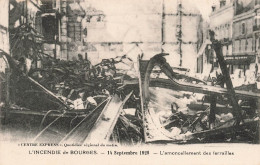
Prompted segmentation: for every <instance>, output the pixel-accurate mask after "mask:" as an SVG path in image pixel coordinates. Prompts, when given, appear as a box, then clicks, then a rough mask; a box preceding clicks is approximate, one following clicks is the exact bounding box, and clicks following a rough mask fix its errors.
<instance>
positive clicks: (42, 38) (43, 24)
mask: <svg viewBox="0 0 260 165" xmlns="http://www.w3.org/2000/svg"><path fill="white" fill-rule="evenodd" d="M84 16H85V12H84V10H83V8H82V7H81V5H80V1H79V0H75V1H74V0H24V1H19V0H10V14H9V18H10V21H9V27H10V29H11V30H13V31H14V32H13V33H12V35H15V29H16V28H18V27H20V26H28V27H31V28H32V29H33V31H34V32H33V33H36V35H37V36H39V42H40V43H41V45H42V46H41V48H39V50H40V51H41V53H43V54H45V55H49V56H52V57H54V58H57V59H62V60H72V59H73V57H74V56H77V55H75V52H77V51H76V49H78V46H80V45H82V40H83V37H82V36H83V34H82V31H83V29H82V25H81V24H82V19H83V18H84ZM11 44H12V45H13V44H14V43H11ZM11 53H14V54H15V52H11Z"/></svg>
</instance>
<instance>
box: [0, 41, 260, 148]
mask: <svg viewBox="0 0 260 165" xmlns="http://www.w3.org/2000/svg"><path fill="white" fill-rule="evenodd" d="M215 45H216V46H215V51H216V54H217V55H219V56H220V57H219V62H220V66H221V69H222V73H223V75H224V77H225V83H226V88H222V87H219V86H212V85H207V83H206V82H204V81H202V80H199V79H197V78H194V77H190V76H187V75H185V74H182V73H181V72H179V71H180V70H178V69H177V71H176V70H174V69H173V68H172V67H170V65H169V64H168V63H167V62H166V59H165V58H164V56H165V55H167V54H165V53H161V54H157V55H155V56H154V57H152V58H151V59H150V60H142V59H141V58H140V57H139V58H138V60H137V61H138V62H137V63H138V67H137V68H138V69H137V71H135V72H134V74H129V73H133V72H129V71H130V70H131V69H127V70H126V69H121V70H120V69H118V67H117V65H118V66H119V65H120V64H124V65H128V64H126V62H124V61H125V60H126V61H128V63H133V61H132V60H131V59H129V58H127V57H126V56H121V57H117V58H114V59H105V60H103V61H102V62H101V63H100V64H98V65H95V66H92V65H91V64H90V63H89V62H88V61H84V60H83V61H84V62H83V61H82V59H81V61H76V62H65V61H53V62H52V63H51V64H49V65H46V67H45V68H44V69H37V70H34V72H30V73H26V72H24V71H22V70H21V67H20V66H19V64H17V62H16V61H15V60H14V59H13V58H12V57H11V56H10V55H8V54H7V53H5V52H3V51H1V57H3V58H4V59H5V60H6V61H7V63H8V69H6V72H5V74H2V75H1V86H2V87H3V88H1V92H2V94H1V95H3V96H5V97H2V98H1V109H0V111H1V132H3V133H6V134H9V135H11V137H9V140H21V139H23V140H28V141H35V142H52V143H73V144H74V143H77V144H84V143H88V142H114V143H120V144H127V145H129V144H130V145H136V144H144V143H208V142H213V143H214V142H226V143H229V142H244V143H259V117H258V115H259V106H258V105H259V104H258V103H259V99H260V93H258V92H255V91H254V92H253V91H245V90H244V91H242V90H235V89H234V88H233V86H232V82H231V81H230V77H229V75H228V72H226V73H225V71H226V70H225V69H226V68H225V67H226V66H225V62H223V61H221V53H220V52H217V51H218V50H219V49H220V48H219V47H217V45H218V44H217V43H216V44H215ZM49 60H50V59H49ZM130 68H132V69H133V67H132V66H131V67H130ZM14 134H15V135H16V136H12V135H14ZM19 135H20V136H19ZM3 137H4V136H3Z"/></svg>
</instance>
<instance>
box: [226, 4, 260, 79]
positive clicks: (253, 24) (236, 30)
mask: <svg viewBox="0 0 260 165" xmlns="http://www.w3.org/2000/svg"><path fill="white" fill-rule="evenodd" d="M258 4H259V2H258V0H251V1H246V2H244V1H242V0H238V1H236V12H235V15H234V19H233V54H232V55H233V56H231V57H229V58H228V59H226V61H227V62H228V63H229V64H230V69H231V72H234V73H235V74H239V76H240V77H245V78H247V77H249V76H250V75H251V76H252V75H255V76H257V73H256V72H257V71H258V60H257V52H258V50H259V48H258V47H259V41H258V40H259V39H258V38H259V37H258V33H259V32H258V30H257V29H258V28H257V27H258V24H259V23H258V19H257V12H258V8H259V7H258Z"/></svg>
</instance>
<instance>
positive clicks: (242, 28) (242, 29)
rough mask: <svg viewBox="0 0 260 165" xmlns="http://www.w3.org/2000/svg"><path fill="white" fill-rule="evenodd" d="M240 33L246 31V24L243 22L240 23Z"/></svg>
mask: <svg viewBox="0 0 260 165" xmlns="http://www.w3.org/2000/svg"><path fill="white" fill-rule="evenodd" d="M241 33H242V34H245V33H246V24H245V23H242V25H241Z"/></svg>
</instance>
